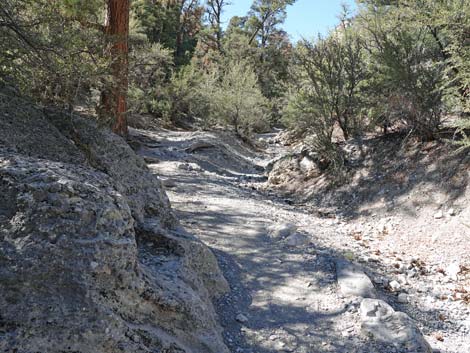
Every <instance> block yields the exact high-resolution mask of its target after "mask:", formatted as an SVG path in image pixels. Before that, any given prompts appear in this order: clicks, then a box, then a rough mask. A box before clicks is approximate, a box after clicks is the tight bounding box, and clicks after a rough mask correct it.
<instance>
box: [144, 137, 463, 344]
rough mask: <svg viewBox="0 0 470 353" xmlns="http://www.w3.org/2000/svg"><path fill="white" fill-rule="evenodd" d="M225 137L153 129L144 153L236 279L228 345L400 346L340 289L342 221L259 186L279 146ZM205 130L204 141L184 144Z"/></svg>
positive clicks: (226, 314) (226, 322)
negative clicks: (378, 337)
mask: <svg viewBox="0 0 470 353" xmlns="http://www.w3.org/2000/svg"><path fill="white" fill-rule="evenodd" d="M140 138H141V140H142V135H141V136H140ZM218 138H219V137H216V136H213V135H210V134H209V135H208V134H202V133H190V132H169V131H165V132H162V133H152V134H150V133H147V134H146V137H145V138H144V139H143V140H144V145H143V146H142V148H141V154H143V155H144V156H147V161H148V162H149V165H150V167H151V168H152V169H153V170H154V171H155V172H156V173H157V174H158V175H159V176H161V177H162V178H163V179H164V180H165V184H166V186H167V191H168V194H169V197H170V200H171V202H172V205H173V208H174V209H175V211H176V213H177V215H178V217H179V219H180V220H181V222H182V224H183V225H184V226H185V227H186V228H187V229H188V230H190V231H191V232H192V233H194V234H196V235H197V236H198V237H199V238H200V239H201V240H202V241H204V242H205V243H206V244H208V245H209V246H210V247H211V248H212V249H213V251H214V252H215V254H216V255H217V257H218V260H219V263H220V265H221V268H222V269H223V271H224V274H225V276H226V278H227V280H228V281H229V283H230V285H231V289H232V291H231V293H229V294H228V295H227V296H225V297H224V298H222V299H221V300H220V301H219V303H218V312H219V316H220V319H221V322H222V325H223V327H224V330H225V333H224V335H225V340H226V343H227V345H228V346H229V348H230V349H231V351H232V352H234V353H235V352H244V353H268V352H269V353H274V352H296V353H307V352H378V351H381V352H401V351H400V350H398V349H396V348H394V347H393V346H387V345H383V344H380V343H377V342H376V341H373V340H370V339H368V337H366V336H365V335H363V334H362V333H361V327H360V326H361V323H360V317H359V316H360V315H359V312H358V304H359V302H358V301H357V300H356V299H350V298H345V297H344V296H343V295H342V294H341V292H340V291H339V289H338V284H337V280H336V272H335V260H336V259H337V258H338V257H340V256H341V255H340V254H339V252H340V251H341V249H340V248H341V246H335V245H334V244H341V245H344V246H348V244H347V242H348V240H347V239H345V238H344V237H342V234H341V233H340V232H336V231H335V229H336V228H337V227H338V222H337V221H336V220H330V219H322V218H319V217H316V216H312V215H311V214H308V213H306V212H305V211H303V210H302V209H299V208H298V207H293V206H290V205H288V204H286V203H285V202H284V201H283V200H282V199H278V198H276V197H275V196H274V195H269V194H261V193H259V192H257V191H255V190H253V189H252V188H251V185H252V184H251V183H252V182H257V181H262V179H263V176H262V175H261V170H262V168H260V166H263V165H264V164H266V162H267V160H268V159H269V158H270V157H272V155H269V154H258V155H257V154H254V153H253V152H252V151H250V150H248V149H246V148H245V147H243V146H242V145H241V144H233V143H232V145H231V147H233V148H232V149H231V150H228V149H227V145H222V144H220V142H219V140H218ZM202 139H203V140H204V141H205V143H206V144H207V145H206V146H201V147H200V149H196V151H192V153H189V152H187V151H189V150H191V148H190V149H189V150H188V147H191V146H193V147H197V145H195V143H196V142H198V141H201V140H202ZM271 152H279V151H271ZM294 228H296V229H297V230H296V231H293V229H294ZM279 232H281V233H282V232H284V233H286V234H283V235H284V236H279V237H277V236H276V233H279ZM292 234H293V236H291V237H289V235H292ZM371 271H372V270H371ZM373 275H377V274H374V273H371V276H373ZM379 296H380V297H384V298H385V297H386V296H387V295H386V294H385V293H379ZM405 309H406V308H405ZM426 315H427V314H426V313H424V314H423V317H426ZM428 331H429V330H428ZM442 352H459V350H458V349H453V348H452V349H449V350H442ZM462 352H464V351H462Z"/></svg>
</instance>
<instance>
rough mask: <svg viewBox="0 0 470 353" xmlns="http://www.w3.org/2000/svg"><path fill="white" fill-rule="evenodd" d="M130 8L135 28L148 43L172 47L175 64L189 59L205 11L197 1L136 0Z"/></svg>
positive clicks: (185, 63) (182, 63) (185, 62)
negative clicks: (143, 35) (142, 34)
mask: <svg viewBox="0 0 470 353" xmlns="http://www.w3.org/2000/svg"><path fill="white" fill-rule="evenodd" d="M132 9H133V14H134V18H135V22H136V26H137V28H138V31H140V32H141V33H144V34H145V35H146V36H147V38H148V40H149V41H150V43H160V44H161V45H162V46H163V47H165V48H167V49H170V50H172V51H173V54H174V61H175V64H176V65H177V66H182V65H187V64H188V63H189V62H190V61H191V57H192V55H193V53H194V50H195V48H196V45H197V41H198V34H199V32H200V31H201V26H202V24H201V21H202V15H203V12H204V9H203V7H202V6H201V5H200V4H199V1H193V0H182V1H154V0H135V1H134V2H133V7H132Z"/></svg>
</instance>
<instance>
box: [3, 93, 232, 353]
mask: <svg viewBox="0 0 470 353" xmlns="http://www.w3.org/2000/svg"><path fill="white" fill-rule="evenodd" d="M227 289H228V285H227V282H226V281H225V279H224V278H223V276H222V275H221V272H220V271H219V268H218V266H217V262H216V260H215V258H214V256H213V255H212V253H211V252H210V250H209V249H208V248H207V247H206V246H204V245H203V244H202V243H201V242H200V241H198V240H197V239H196V238H195V237H193V236H192V235H191V234H189V233H187V232H186V231H185V230H184V229H183V228H182V227H181V226H180V225H179V224H178V222H177V221H176V220H175V217H174V216H173V213H172V211H171V208H170V204H169V201H168V198H167V197H166V194H165V192H164V191H163V188H162V186H161V183H160V181H159V180H158V178H157V177H155V176H154V175H152V174H151V173H150V172H149V170H148V168H147V167H146V164H145V162H144V161H143V159H141V158H140V157H137V156H136V155H135V153H134V152H133V151H132V150H131V148H130V147H129V146H128V145H127V143H126V142H125V141H124V140H122V139H121V138H119V137H117V136H115V135H113V134H111V133H110V132H108V131H107V130H105V129H101V128H99V127H97V126H96V124H95V123H94V122H93V121H91V120H90V119H87V118H82V117H77V116H68V115H64V114H60V113H54V112H46V111H42V110H40V109H38V108H36V107H34V106H32V105H31V104H30V103H29V102H27V101H23V100H22V99H20V98H18V97H14V96H12V95H11V94H10V93H9V92H0V350H1V351H2V352H16V353H27V352H28V353H29V352H48V353H55V352H57V353H58V352H81V353H87V352H89V353H95V352H103V353H106V352H166V353H170V352H186V353H209V352H214V353H223V352H228V350H227V348H226V346H225V344H224V342H223V340H222V335H221V328H220V327H219V325H218V323H217V320H216V314H215V311H214V308H213V306H212V303H211V301H212V299H214V298H216V297H217V296H220V295H221V294H223V293H225V292H226V291H227Z"/></svg>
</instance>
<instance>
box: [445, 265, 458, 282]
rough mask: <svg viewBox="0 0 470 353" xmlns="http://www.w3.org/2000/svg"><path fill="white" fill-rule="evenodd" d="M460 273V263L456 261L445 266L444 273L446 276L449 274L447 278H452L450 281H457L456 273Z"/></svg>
mask: <svg viewBox="0 0 470 353" xmlns="http://www.w3.org/2000/svg"><path fill="white" fill-rule="evenodd" d="M459 273H460V265H459V264H458V263H455V262H454V263H453V264H450V265H449V266H448V267H447V268H446V274H447V276H449V278H450V279H451V280H452V281H457V280H458V279H459V278H458V274H459Z"/></svg>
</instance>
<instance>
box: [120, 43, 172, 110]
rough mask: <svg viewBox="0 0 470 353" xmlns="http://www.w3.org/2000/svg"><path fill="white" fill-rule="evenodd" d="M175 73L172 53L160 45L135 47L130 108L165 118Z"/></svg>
mask: <svg viewBox="0 0 470 353" xmlns="http://www.w3.org/2000/svg"><path fill="white" fill-rule="evenodd" d="M172 72H173V54H172V52H171V51H170V50H169V49H165V48H163V47H162V46H161V45H160V44H149V43H145V42H144V43H143V44H141V45H138V46H133V48H132V50H131V52H130V55H129V108H130V110H131V112H136V113H152V114H156V115H159V116H160V117H166V116H167V113H164V112H166V111H168V107H167V104H166V102H165V99H166V94H167V86H168V85H169V82H170V79H171V75H172Z"/></svg>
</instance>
